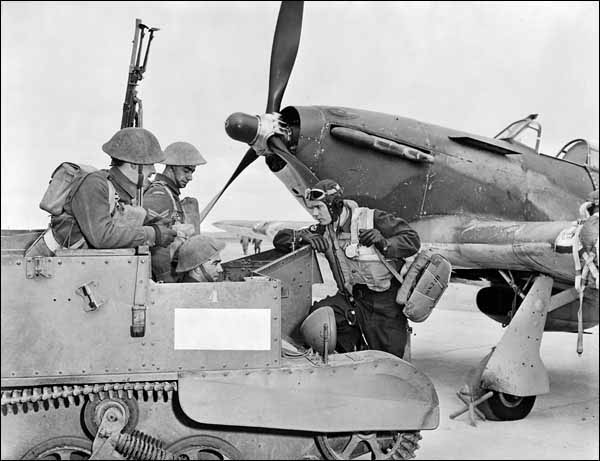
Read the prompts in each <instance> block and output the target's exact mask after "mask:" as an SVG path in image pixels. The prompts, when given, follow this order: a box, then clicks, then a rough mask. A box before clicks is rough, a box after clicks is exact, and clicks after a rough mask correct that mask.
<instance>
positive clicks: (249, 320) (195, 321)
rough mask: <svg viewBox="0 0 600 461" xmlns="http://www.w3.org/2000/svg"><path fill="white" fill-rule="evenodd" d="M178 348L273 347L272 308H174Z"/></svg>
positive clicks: (245, 348)
mask: <svg viewBox="0 0 600 461" xmlns="http://www.w3.org/2000/svg"><path fill="white" fill-rule="evenodd" d="M174 323H175V325H174V327H175V328H174V340H175V349H176V350H177V349H180V350H181V349H185V350H221V351H223V350H225V351H230V350H235V351H239V350H252V351H268V350H270V349H271V310H270V309H223V308H221V309H175V317H174Z"/></svg>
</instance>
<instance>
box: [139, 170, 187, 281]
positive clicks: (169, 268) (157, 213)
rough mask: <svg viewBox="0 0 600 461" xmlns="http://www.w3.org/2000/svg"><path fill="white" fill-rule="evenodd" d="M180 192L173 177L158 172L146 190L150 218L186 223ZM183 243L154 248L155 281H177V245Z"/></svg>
mask: <svg viewBox="0 0 600 461" xmlns="http://www.w3.org/2000/svg"><path fill="white" fill-rule="evenodd" d="M180 193H181V191H180V189H179V187H177V185H176V184H175V182H173V180H172V179H170V178H169V177H167V176H165V175H162V174H160V173H157V174H156V176H155V179H154V181H152V183H151V184H150V186H148V189H146V191H145V192H144V208H146V210H148V218H149V219H167V220H169V221H171V223H172V224H176V223H180V224H183V223H185V213H184V211H183V206H182V205H181V199H180V197H179V195H180ZM181 243H182V242H181V241H176V242H173V244H171V247H170V248H163V247H158V246H157V247H154V248H152V250H151V255H152V274H153V278H154V280H155V281H157V282H159V281H162V282H175V281H177V274H176V272H175V267H176V266H177V253H176V248H175V246H179V245H180V244H181Z"/></svg>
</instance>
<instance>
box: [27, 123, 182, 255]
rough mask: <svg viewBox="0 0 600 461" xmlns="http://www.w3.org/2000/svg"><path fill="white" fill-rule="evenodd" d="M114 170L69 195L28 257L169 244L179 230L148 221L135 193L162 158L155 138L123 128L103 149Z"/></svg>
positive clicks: (90, 179) (102, 172)
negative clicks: (63, 250)
mask: <svg viewBox="0 0 600 461" xmlns="http://www.w3.org/2000/svg"><path fill="white" fill-rule="evenodd" d="M102 150H103V151H104V152H106V153H107V154H108V155H109V156H110V157H111V159H112V161H111V168H110V170H98V171H95V172H93V173H89V174H87V175H85V176H82V179H81V182H79V183H78V184H77V185H76V186H74V187H73V188H72V189H71V190H70V191H69V194H68V195H67V198H66V200H65V204H64V212H63V213H62V214H60V215H58V216H52V218H51V222H50V228H49V229H48V230H47V231H46V232H45V233H44V234H43V238H40V239H39V240H38V241H36V242H35V243H34V245H33V246H34V247H35V248H30V249H29V250H28V253H29V254H32V255H35V254H49V255H50V254H54V252H55V251H56V250H57V249H58V248H133V247H137V246H140V245H149V246H151V247H152V246H155V245H158V246H168V245H169V244H170V243H171V242H172V241H173V239H174V238H175V236H176V235H177V234H176V232H174V231H173V230H171V229H169V228H168V227H167V226H166V225H165V224H164V223H162V222H160V221H158V220H153V221H146V211H145V210H144V209H143V208H142V207H139V206H137V203H136V192H137V191H138V190H140V189H141V188H142V187H143V186H144V185H145V184H147V183H148V177H149V176H150V175H152V174H153V173H154V172H155V170H154V163H155V162H158V161H161V160H162V159H163V158H164V152H163V151H162V150H161V148H160V144H159V143H158V140H157V139H156V137H155V136H154V135H153V134H152V133H151V132H150V131H148V130H146V129H144V128H123V129H121V130H119V131H117V133H115V134H114V135H113V137H112V138H111V139H110V140H109V141H108V142H106V143H105V144H104V145H103V146H102Z"/></svg>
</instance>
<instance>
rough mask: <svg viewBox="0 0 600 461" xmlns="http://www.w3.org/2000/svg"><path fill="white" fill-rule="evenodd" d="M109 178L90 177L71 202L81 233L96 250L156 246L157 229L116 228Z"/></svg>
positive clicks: (146, 227)
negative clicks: (112, 215)
mask: <svg viewBox="0 0 600 461" xmlns="http://www.w3.org/2000/svg"><path fill="white" fill-rule="evenodd" d="M108 194H109V190H108V184H107V180H106V178H104V177H102V176H99V175H94V174H91V175H89V176H88V177H86V178H85V179H84V180H83V182H82V184H81V186H80V187H79V189H78V190H77V192H76V193H75V194H74V196H73V199H72V201H71V209H72V214H73V216H74V217H75V219H76V220H77V223H78V224H79V228H80V229H81V233H82V234H83V235H84V237H85V239H86V240H87V242H88V244H89V245H90V246H91V247H93V248H133V247H137V246H140V245H151V246H152V245H154V229H152V227H148V226H127V225H116V224H115V222H114V221H113V218H112V217H111V215H110V209H109V200H108Z"/></svg>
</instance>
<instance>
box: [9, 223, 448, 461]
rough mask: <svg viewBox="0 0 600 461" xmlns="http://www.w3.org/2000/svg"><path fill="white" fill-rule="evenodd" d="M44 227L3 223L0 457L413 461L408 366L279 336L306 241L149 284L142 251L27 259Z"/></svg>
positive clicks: (417, 414) (302, 268)
mask: <svg viewBox="0 0 600 461" xmlns="http://www.w3.org/2000/svg"><path fill="white" fill-rule="evenodd" d="M38 235H39V232H17V231H3V232H2V295H1V296H2V318H1V320H2V323H1V325H2V327H1V328H2V332H1V333H2V335H1V345H2V359H1V360H2V430H1V432H2V459H48V458H53V459H76V458H83V459H87V458H88V457H91V458H90V459H243V458H249V459H354V458H356V457H359V456H361V457H364V456H365V455H366V454H367V453H370V455H371V457H372V458H373V459H390V458H391V459H407V458H412V457H414V454H415V450H416V449H417V447H418V441H419V439H420V438H421V436H420V431H421V430H429V429H435V428H436V427H437V426H438V422H439V409H438V398H437V394H436V391H435V389H434V387H433V385H432V383H431V381H430V380H429V379H428V377H427V376H425V375H424V374H423V373H421V372H420V371H419V370H417V369H415V367H414V366H413V365H411V364H410V363H409V362H407V361H404V360H401V359H399V358H397V357H395V356H393V355H390V354H387V353H384V352H380V351H360V352H354V353H348V354H335V353H334V354H331V355H329V357H321V356H319V355H317V354H315V353H313V352H312V351H311V350H308V351H302V350H294V349H293V347H292V346H289V345H287V344H288V343H287V341H286V339H287V340H289V341H290V342H293V340H294V338H297V337H298V329H299V324H300V323H301V321H302V320H303V319H304V317H305V316H306V314H307V312H308V308H309V307H310V304H311V300H312V284H313V283H317V282H319V281H322V279H321V274H320V272H319V269H318V264H317V262H316V259H315V256H314V254H313V253H312V251H311V250H310V248H309V247H304V248H300V249H298V250H297V251H295V252H293V253H291V254H288V255H283V254H281V253H277V252H276V251H275V250H271V251H268V252H264V253H259V254H257V255H253V256H250V257H247V258H243V259H240V260H235V261H231V262H230V263H228V264H225V265H224V269H225V275H226V279H227V280H226V281H223V282H216V283H187V284H175V283H174V284H158V283H155V282H154V281H153V280H152V279H151V277H150V254H149V251H148V248H147V247H139V248H136V249H121V250H92V249H87V250H58V252H57V254H56V256H54V257H35V258H31V257H26V256H25V255H24V249H25V248H27V247H28V245H29V244H30V243H31V242H32V241H33V240H35V238H36V237H37V236H38ZM282 343H284V344H282Z"/></svg>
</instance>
